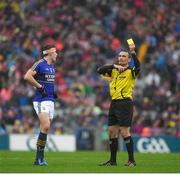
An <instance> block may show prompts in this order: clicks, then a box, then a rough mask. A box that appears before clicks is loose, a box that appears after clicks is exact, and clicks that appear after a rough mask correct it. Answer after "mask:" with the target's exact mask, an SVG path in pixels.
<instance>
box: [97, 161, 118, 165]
mask: <svg viewBox="0 0 180 174" xmlns="http://www.w3.org/2000/svg"><path fill="white" fill-rule="evenodd" d="M99 166H117V163H116V162H115V161H111V160H109V161H106V162H104V163H101V164H99Z"/></svg>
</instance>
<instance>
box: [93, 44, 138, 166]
mask: <svg viewBox="0 0 180 174" xmlns="http://www.w3.org/2000/svg"><path fill="white" fill-rule="evenodd" d="M129 50H130V52H129V51H127V50H121V51H120V53H119V55H118V64H113V65H105V66H102V67H100V68H98V70H97V71H98V73H99V74H101V75H103V76H106V77H110V84H109V88H110V95H111V98H112V101H111V105H110V109H109V115H108V126H109V128H108V132H109V145H110V153H111V155H110V160H108V161H107V162H104V163H101V164H100V166H116V165H117V163H116V154H117V150H118V136H119V133H120V134H121V135H122V137H123V138H124V141H125V144H126V148H127V151H128V157H129V159H128V161H127V163H126V164H125V166H136V162H135V159H134V150H133V139H132V137H131V133H130V127H131V123H132V116H133V101H132V91H133V88H134V84H135V80H136V77H137V75H138V74H139V72H140V62H139V60H138V59H137V57H136V52H135V44H134V43H133V44H131V45H129ZM130 57H132V58H133V60H134V67H133V68H131V67H129V62H130V60H131V58H130Z"/></svg>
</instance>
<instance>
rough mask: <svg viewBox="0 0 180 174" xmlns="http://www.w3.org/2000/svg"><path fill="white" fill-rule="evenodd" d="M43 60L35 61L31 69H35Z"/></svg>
mask: <svg viewBox="0 0 180 174" xmlns="http://www.w3.org/2000/svg"><path fill="white" fill-rule="evenodd" d="M42 61H43V60H39V61H37V62H35V63H34V64H33V66H32V67H31V69H32V70H34V69H35V68H36V67H37V66H38V65H39V64H40V63H41V62H42Z"/></svg>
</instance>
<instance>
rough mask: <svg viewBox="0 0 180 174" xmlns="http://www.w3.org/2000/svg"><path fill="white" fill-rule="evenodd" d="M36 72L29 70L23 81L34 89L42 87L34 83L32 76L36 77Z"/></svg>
mask: <svg viewBox="0 0 180 174" xmlns="http://www.w3.org/2000/svg"><path fill="white" fill-rule="evenodd" d="M36 73H37V72H36V71H34V70H32V69H29V70H28V71H27V72H26V74H25V75H24V80H26V81H27V82H28V83H29V84H31V85H32V86H34V87H36V88H42V85H41V84H40V83H38V82H37V81H36V79H35V78H34V76H35V75H36Z"/></svg>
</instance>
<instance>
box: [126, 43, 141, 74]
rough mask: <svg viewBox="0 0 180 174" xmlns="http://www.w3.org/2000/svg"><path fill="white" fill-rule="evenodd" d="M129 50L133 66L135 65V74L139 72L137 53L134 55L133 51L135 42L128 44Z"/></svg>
mask: <svg viewBox="0 0 180 174" xmlns="http://www.w3.org/2000/svg"><path fill="white" fill-rule="evenodd" d="M129 50H130V53H131V56H132V58H133V60H134V67H135V70H134V71H135V75H136V76H137V75H138V74H139V72H140V65H141V64H140V61H139V59H138V58H137V55H136V52H135V44H131V45H129Z"/></svg>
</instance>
